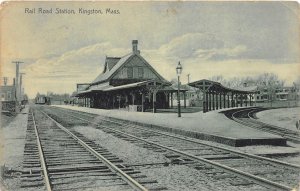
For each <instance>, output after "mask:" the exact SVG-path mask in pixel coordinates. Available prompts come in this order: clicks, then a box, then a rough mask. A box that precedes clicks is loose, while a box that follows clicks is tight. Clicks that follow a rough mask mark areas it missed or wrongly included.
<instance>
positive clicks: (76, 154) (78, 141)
mask: <svg viewBox="0 0 300 191" xmlns="http://www.w3.org/2000/svg"><path fill="white" fill-rule="evenodd" d="M27 128H28V129H27V136H26V144H25V151H24V162H23V167H24V173H23V175H22V187H26V189H27V190H48V191H50V190H85V189H87V190H164V189H165V188H162V187H158V186H157V185H156V183H157V181H156V180H151V179H149V178H147V177H146V176H145V175H143V174H141V173H140V172H139V171H137V170H134V169H133V168H131V167H127V166H126V164H125V162H124V161H123V160H120V159H119V158H118V157H116V156H114V155H113V154H112V153H111V152H110V151H108V150H107V149H105V148H103V147H101V146H99V145H97V144H96V143H94V142H93V141H90V140H88V139H87V138H85V137H84V136H82V135H81V134H80V133H78V132H71V130H68V129H67V128H65V127H63V126H62V125H61V124H60V123H58V122H57V121H55V120H53V119H52V118H51V117H49V116H48V115H47V114H46V113H44V112H40V111H37V110H33V111H32V110H31V112H30V115H29V117H28V127H27Z"/></svg>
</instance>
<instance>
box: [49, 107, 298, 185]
mask: <svg viewBox="0 0 300 191" xmlns="http://www.w3.org/2000/svg"><path fill="white" fill-rule="evenodd" d="M49 109H50V108H49ZM49 109H46V110H47V112H48V113H49V115H51V116H52V117H53V118H56V120H60V121H63V118H68V119H72V120H71V122H70V121H68V123H69V125H70V123H72V122H73V123H74V125H75V124H76V123H80V122H81V123H82V122H86V123H90V124H92V125H93V126H95V128H97V129H101V130H102V131H104V132H106V133H109V134H112V135H113V136H115V137H118V138H120V139H123V140H126V141H129V142H131V143H133V144H137V145H138V146H141V147H145V148H148V149H151V150H153V151H158V152H161V153H163V154H164V155H165V156H166V157H168V158H170V160H171V161H172V162H173V163H178V164H184V165H189V166H191V167H193V168H195V169H198V170H201V169H209V171H212V172H214V175H216V176H218V177H220V176H221V177H222V176H224V178H229V177H230V178H233V179H234V177H236V178H238V180H231V181H233V184H235V181H236V185H237V186H239V185H243V186H246V187H247V186H248V189H250V190H253V188H251V187H253V186H254V187H255V186H256V185H260V186H263V187H264V188H262V189H261V190H266V189H272V190H292V189H293V188H294V187H295V186H296V185H297V183H298V181H299V177H300V166H298V165H295V164H289V163H285V162H281V161H278V160H274V159H269V158H265V157H260V156H256V155H251V154H247V153H243V152H238V151H234V150H231V149H227V148H224V147H219V146H212V145H209V144H205V143H203V142H201V141H198V140H194V139H191V138H187V137H183V136H178V135H174V134H170V133H165V132H160V131H156V130H149V128H145V127H142V126H138V125H134V124H132V123H129V122H124V121H122V120H117V119H111V118H105V117H101V119H99V116H97V120H98V121H99V120H100V122H95V121H97V120H95V117H96V116H95V115H92V114H87V113H82V112H77V111H70V110H64V109H55V110H54V109H53V108H52V109H51V110H52V111H50V110H49ZM71 125H72V124H71ZM254 190H260V189H258V188H255V189H254Z"/></svg>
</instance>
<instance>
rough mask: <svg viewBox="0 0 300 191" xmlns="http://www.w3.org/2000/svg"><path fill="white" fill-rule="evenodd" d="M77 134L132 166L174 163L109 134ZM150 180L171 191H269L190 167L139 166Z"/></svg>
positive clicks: (87, 130) (96, 131)
mask: <svg viewBox="0 0 300 191" xmlns="http://www.w3.org/2000/svg"><path fill="white" fill-rule="evenodd" d="M74 130H75V131H77V132H79V133H81V134H82V135H83V136H86V137H87V138H88V139H91V140H93V141H94V142H95V143H97V144H99V145H101V146H103V147H105V148H107V149H108V150H110V152H111V153H113V154H114V155H116V156H118V157H119V158H120V159H123V160H124V161H125V162H126V163H127V164H129V165H137V164H147V163H164V162H170V160H169V159H168V158H166V157H165V156H163V154H161V153H156V152H153V151H150V150H147V149H145V148H141V147H138V146H136V145H134V144H132V143H130V142H127V141H124V140H122V139H119V138H117V137H114V136H113V135H110V134H107V133H105V132H103V131H101V130H99V129H95V128H94V127H91V126H75V127H74ZM135 168H138V170H140V171H141V172H142V174H144V175H146V176H147V177H148V178H150V179H153V180H157V181H158V184H159V185H160V186H162V187H167V188H168V189H169V190H175V191H181V190H199V189H201V191H202V190H203V191H206V190H207V191H208V190H239V191H240V190H249V188H250V190H266V188H263V187H261V186H256V185H251V186H250V187H249V186H232V185H231V182H233V181H235V179H231V178H224V179H222V178H220V179H215V178H214V176H208V175H207V174H205V173H204V172H203V171H201V170H196V169H194V168H193V167H190V166H186V165H176V164H169V165H168V166H164V165H150V166H149V165H146V166H143V165H141V166H135Z"/></svg>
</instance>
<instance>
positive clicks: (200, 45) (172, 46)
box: [159, 33, 247, 60]
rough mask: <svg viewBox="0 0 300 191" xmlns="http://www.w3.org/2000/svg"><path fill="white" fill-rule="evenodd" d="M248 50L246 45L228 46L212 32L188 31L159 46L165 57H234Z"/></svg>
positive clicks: (219, 58) (220, 58)
mask: <svg viewBox="0 0 300 191" xmlns="http://www.w3.org/2000/svg"><path fill="white" fill-rule="evenodd" d="M246 51H247V47H246V46H245V45H230V46H228V45H227V44H226V43H225V42H223V41H222V40H221V39H219V38H218V37H216V36H215V35H212V34H206V33H188V34H184V35H182V36H178V37H176V38H174V39H172V40H171V41H170V42H168V43H167V44H164V45H162V46H161V47H160V48H159V52H161V54H162V55H163V56H165V57H168V58H174V59H188V58H190V57H193V58H195V59H201V60H210V59H212V60H222V59H228V58H230V59H232V58H235V57H238V56H240V55H241V54H242V53H244V52H246Z"/></svg>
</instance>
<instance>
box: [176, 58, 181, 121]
mask: <svg viewBox="0 0 300 191" xmlns="http://www.w3.org/2000/svg"><path fill="white" fill-rule="evenodd" d="M181 72H182V66H181V64H180V62H178V65H177V67H176V73H177V77H178V89H177V106H178V117H181V111H180V75H181Z"/></svg>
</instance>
